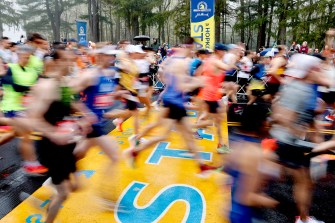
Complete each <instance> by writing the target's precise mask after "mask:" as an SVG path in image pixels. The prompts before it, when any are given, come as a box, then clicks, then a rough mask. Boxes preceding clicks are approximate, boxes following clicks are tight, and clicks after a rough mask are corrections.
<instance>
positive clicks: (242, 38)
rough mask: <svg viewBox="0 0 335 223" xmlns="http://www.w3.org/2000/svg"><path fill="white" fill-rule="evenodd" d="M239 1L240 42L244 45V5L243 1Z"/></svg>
mask: <svg viewBox="0 0 335 223" xmlns="http://www.w3.org/2000/svg"><path fill="white" fill-rule="evenodd" d="M240 1H241V14H240V21H241V27H242V28H241V42H242V43H244V42H245V36H244V35H245V32H244V12H245V8H244V7H245V4H244V0H240Z"/></svg>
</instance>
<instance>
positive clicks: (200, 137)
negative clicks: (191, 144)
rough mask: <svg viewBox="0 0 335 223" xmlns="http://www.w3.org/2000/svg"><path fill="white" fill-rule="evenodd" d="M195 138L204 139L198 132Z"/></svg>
mask: <svg viewBox="0 0 335 223" xmlns="http://www.w3.org/2000/svg"><path fill="white" fill-rule="evenodd" d="M193 136H194V138H195V139H203V137H202V136H201V135H200V134H199V132H198V131H196V132H194V134H193Z"/></svg>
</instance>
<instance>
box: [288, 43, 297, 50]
mask: <svg viewBox="0 0 335 223" xmlns="http://www.w3.org/2000/svg"><path fill="white" fill-rule="evenodd" d="M296 50H297V43H296V42H295V41H293V42H292V45H291V47H290V51H293V52H294V51H296Z"/></svg>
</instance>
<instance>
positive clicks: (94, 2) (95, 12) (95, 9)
mask: <svg viewBox="0 0 335 223" xmlns="http://www.w3.org/2000/svg"><path fill="white" fill-rule="evenodd" d="M91 1H92V38H93V42H99V20H98V0H91Z"/></svg>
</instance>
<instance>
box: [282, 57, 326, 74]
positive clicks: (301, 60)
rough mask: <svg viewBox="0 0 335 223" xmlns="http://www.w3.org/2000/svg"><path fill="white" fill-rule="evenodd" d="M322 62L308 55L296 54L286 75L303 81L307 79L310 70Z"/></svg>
mask: <svg viewBox="0 0 335 223" xmlns="http://www.w3.org/2000/svg"><path fill="white" fill-rule="evenodd" d="M320 62H321V60H320V59H319V58H317V57H313V56H310V55H306V54H300V53H299V54H294V55H293V56H292V57H291V61H290V63H289V65H288V69H287V70H286V72H285V74H286V75H287V76H290V77H294V78H298V79H302V78H304V77H306V75H307V74H308V72H309V70H310V69H311V68H313V67H315V66H318V65H319V64H320Z"/></svg>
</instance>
